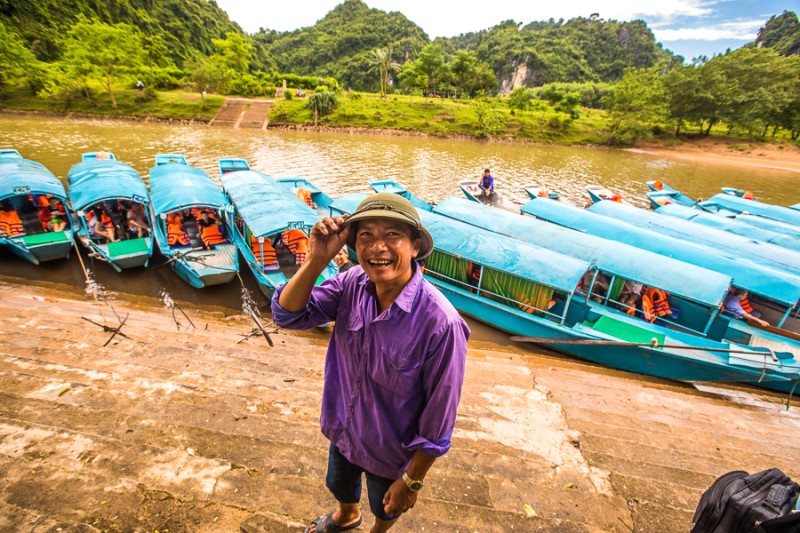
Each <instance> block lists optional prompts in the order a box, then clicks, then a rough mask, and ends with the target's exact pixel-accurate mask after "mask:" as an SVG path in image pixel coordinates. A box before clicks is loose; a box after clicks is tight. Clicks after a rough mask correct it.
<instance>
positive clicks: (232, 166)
mask: <svg viewBox="0 0 800 533" xmlns="http://www.w3.org/2000/svg"><path fill="white" fill-rule="evenodd" d="M240 170H250V165H249V164H248V163H247V160H245V159H241V158H238V157H232V158H226V159H220V160H219V173H220V175H222V174H227V173H228V172H238V171H240Z"/></svg>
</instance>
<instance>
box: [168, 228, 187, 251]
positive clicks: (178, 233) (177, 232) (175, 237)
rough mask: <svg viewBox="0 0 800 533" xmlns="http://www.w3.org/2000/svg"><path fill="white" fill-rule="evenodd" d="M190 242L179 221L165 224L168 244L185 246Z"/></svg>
mask: <svg viewBox="0 0 800 533" xmlns="http://www.w3.org/2000/svg"><path fill="white" fill-rule="evenodd" d="M190 242H191V241H190V240H189V236H188V235H186V232H185V231H184V230H183V226H181V224H180V223H171V224H167V243H168V244H169V245H170V246H186V245H187V244H189V243H190Z"/></svg>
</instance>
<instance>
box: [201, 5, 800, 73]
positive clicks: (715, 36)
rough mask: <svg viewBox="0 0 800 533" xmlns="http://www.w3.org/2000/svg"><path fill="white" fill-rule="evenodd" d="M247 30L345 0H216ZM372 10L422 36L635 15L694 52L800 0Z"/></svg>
mask: <svg viewBox="0 0 800 533" xmlns="http://www.w3.org/2000/svg"><path fill="white" fill-rule="evenodd" d="M216 1H217V5H219V7H221V8H222V9H224V10H225V11H227V13H228V16H229V17H230V18H231V20H233V21H235V22H237V23H238V24H239V25H240V26H241V27H242V29H244V30H245V31H246V32H247V33H255V32H257V31H258V30H259V28H266V29H271V30H278V31H290V30H295V29H297V28H302V27H305V26H313V25H314V23H315V22H317V21H318V20H320V19H322V18H323V17H324V16H325V15H326V14H327V13H328V12H329V11H330V10H332V9H333V8H334V7H336V6H337V5H338V4H340V3H342V1H343V0H301V1H299V2H287V1H285V0H271V1H269V2H267V1H265V0H216ZM364 1H365V3H366V4H367V5H368V6H369V7H372V8H376V9H380V10H383V11H400V12H401V13H403V14H404V15H405V16H406V17H407V18H408V19H409V20H411V21H412V22H414V23H416V24H417V25H418V26H420V27H421V28H422V29H423V30H424V31H425V33H427V34H428V37H430V38H431V39H433V38H435V37H454V36H456V35H459V34H461V33H467V32H471V31H479V30H483V29H487V28H489V27H491V26H494V25H496V24H498V23H500V22H502V21H504V20H508V19H513V20H515V21H516V22H523V23H525V24H527V23H529V22H533V21H542V20H549V19H551V18H552V19H555V20H558V19H561V18H563V19H565V20H568V19H571V18H574V17H579V16H583V17H589V16H590V15H592V14H593V13H597V14H599V16H600V18H601V19H614V20H618V21H628V20H635V19H641V20H644V21H645V22H646V23H647V26H648V27H649V28H650V30H651V31H652V32H653V33H654V34H655V37H656V40H657V41H658V42H660V43H662V44H663V45H664V48H667V49H668V50H671V51H672V52H674V53H676V54H679V55H682V56H683V57H684V59H685V60H686V61H687V62H691V60H692V59H693V58H695V57H698V56H701V55H705V56H708V57H709V58H710V57H712V56H713V55H714V54H718V53H723V52H725V50H726V49H728V48H731V49H734V50H735V49H736V48H739V47H740V46H742V45H743V44H745V43H747V42H750V41H753V40H755V38H756V34H757V33H758V29H759V28H761V27H762V26H763V25H764V24H765V23H766V21H767V20H768V19H769V17H770V16H772V15H779V14H781V13H783V12H784V11H785V10H790V11H794V12H795V13H798V12H800V0H605V1H598V0H560V1H543V0H432V1H431V0H364ZM799 14H800V13H799Z"/></svg>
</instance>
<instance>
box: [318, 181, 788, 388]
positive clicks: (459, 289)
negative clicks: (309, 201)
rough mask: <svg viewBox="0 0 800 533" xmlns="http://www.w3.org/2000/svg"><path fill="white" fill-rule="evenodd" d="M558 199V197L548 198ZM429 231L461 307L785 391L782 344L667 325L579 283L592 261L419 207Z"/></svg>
mask: <svg viewBox="0 0 800 533" xmlns="http://www.w3.org/2000/svg"><path fill="white" fill-rule="evenodd" d="M364 197H365V196H364V195H360V194H351V195H346V196H344V197H342V198H340V199H338V200H336V201H335V202H334V203H333V204H331V206H330V209H331V212H332V213H352V212H354V211H355V209H357V206H358V204H359V203H360V202H361V200H363V199H364ZM548 203H553V204H556V202H548ZM419 213H420V217H421V219H422V223H423V224H424V225H425V227H426V228H427V229H428V231H430V233H431V234H432V235H433V237H434V251H433V252H432V253H431V255H430V256H429V257H428V258H426V260H425V277H426V278H427V279H428V280H429V281H430V282H431V283H433V284H434V285H435V286H436V287H437V288H439V290H441V291H442V292H443V294H444V295H445V296H446V297H447V298H448V299H449V300H450V301H451V302H452V303H453V305H454V306H455V307H456V309H458V310H459V311H460V312H461V313H463V314H465V315H468V316H471V317H473V318H475V319H477V320H479V321H481V322H484V323H486V324H489V325H491V326H493V327H496V328H498V329H500V330H503V331H506V332H508V333H511V334H514V335H521V336H525V337H528V338H529V339H530V340H532V341H535V342H537V343H539V344H542V345H545V346H548V347H551V348H554V349H556V350H558V351H561V352H564V353H568V354H571V355H574V356H577V357H580V358H582V359H586V360H589V361H593V362H596V363H599V364H602V365H606V366H610V367H613V368H618V369H621V370H627V371H630V372H636V373H639V374H646V375H652V376H658V377H663V378H669V379H680V380H690V381H717V382H744V383H751V384H754V385H758V386H761V387H767V388H770V389H773V390H779V391H784V392H789V391H790V390H792V387H793V386H794V385H795V384H796V383H797V382H798V380H800V364H798V362H797V361H796V360H795V359H793V358H791V357H787V356H786V355H785V354H781V357H777V356H775V355H774V354H772V353H770V352H769V350H766V349H759V348H754V349H750V348H747V347H738V346H736V345H735V344H731V343H728V342H717V341H714V340H711V339H708V338H704V337H700V336H697V335H692V334H688V333H684V332H682V331H677V330H671V329H666V328H664V329H663V332H662V331H659V332H654V331H653V330H652V329H649V328H645V327H643V325H642V321H641V320H640V319H637V318H634V317H631V316H628V315H626V314H624V313H619V312H618V311H615V310H612V309H610V308H607V307H604V306H602V305H592V304H590V303H589V302H588V301H587V300H586V298H585V297H583V296H581V295H579V294H577V293H576V287H577V285H578V282H579V281H580V280H581V279H582V278H583V277H584V276H586V275H587V273H591V272H592V264H591V263H590V262H588V261H583V260H579V259H575V258H573V257H569V256H566V255H563V254H559V253H557V252H553V251H551V250H547V249H545V248H541V247H538V246H534V245H531V244H529V243H526V242H522V241H520V240H518V239H514V238H510V237H506V236H503V235H500V234H497V233H492V232H489V231H486V230H483V229H481V228H477V227H475V226H471V225H469V224H466V223H464V222H459V221H456V220H453V219H451V218H448V217H445V216H443V215H439V214H436V213H434V212H430V211H425V210H420V212H419Z"/></svg>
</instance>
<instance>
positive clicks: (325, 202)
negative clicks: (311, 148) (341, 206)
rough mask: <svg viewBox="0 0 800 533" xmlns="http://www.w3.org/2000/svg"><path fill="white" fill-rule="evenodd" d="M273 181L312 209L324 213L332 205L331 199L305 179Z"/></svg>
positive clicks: (278, 179) (276, 179)
mask: <svg viewBox="0 0 800 533" xmlns="http://www.w3.org/2000/svg"><path fill="white" fill-rule="evenodd" d="M275 181H277V182H278V183H280V184H281V185H283V186H284V187H286V188H288V189H289V190H290V191H292V194H294V195H295V196H297V197H298V198H299V199H300V200H302V201H303V202H305V203H306V204H307V205H308V206H309V207H311V208H312V209H316V210H318V211H320V210H321V211H326V210H327V208H328V207H329V206H330V205H331V204H332V203H333V198H331V197H330V196H328V195H327V194H325V193H324V192H323V191H321V190H319V189H318V188H317V186H316V185H314V184H313V183H311V182H310V181H308V180H307V179H305V178H291V177H289V178H275Z"/></svg>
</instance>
